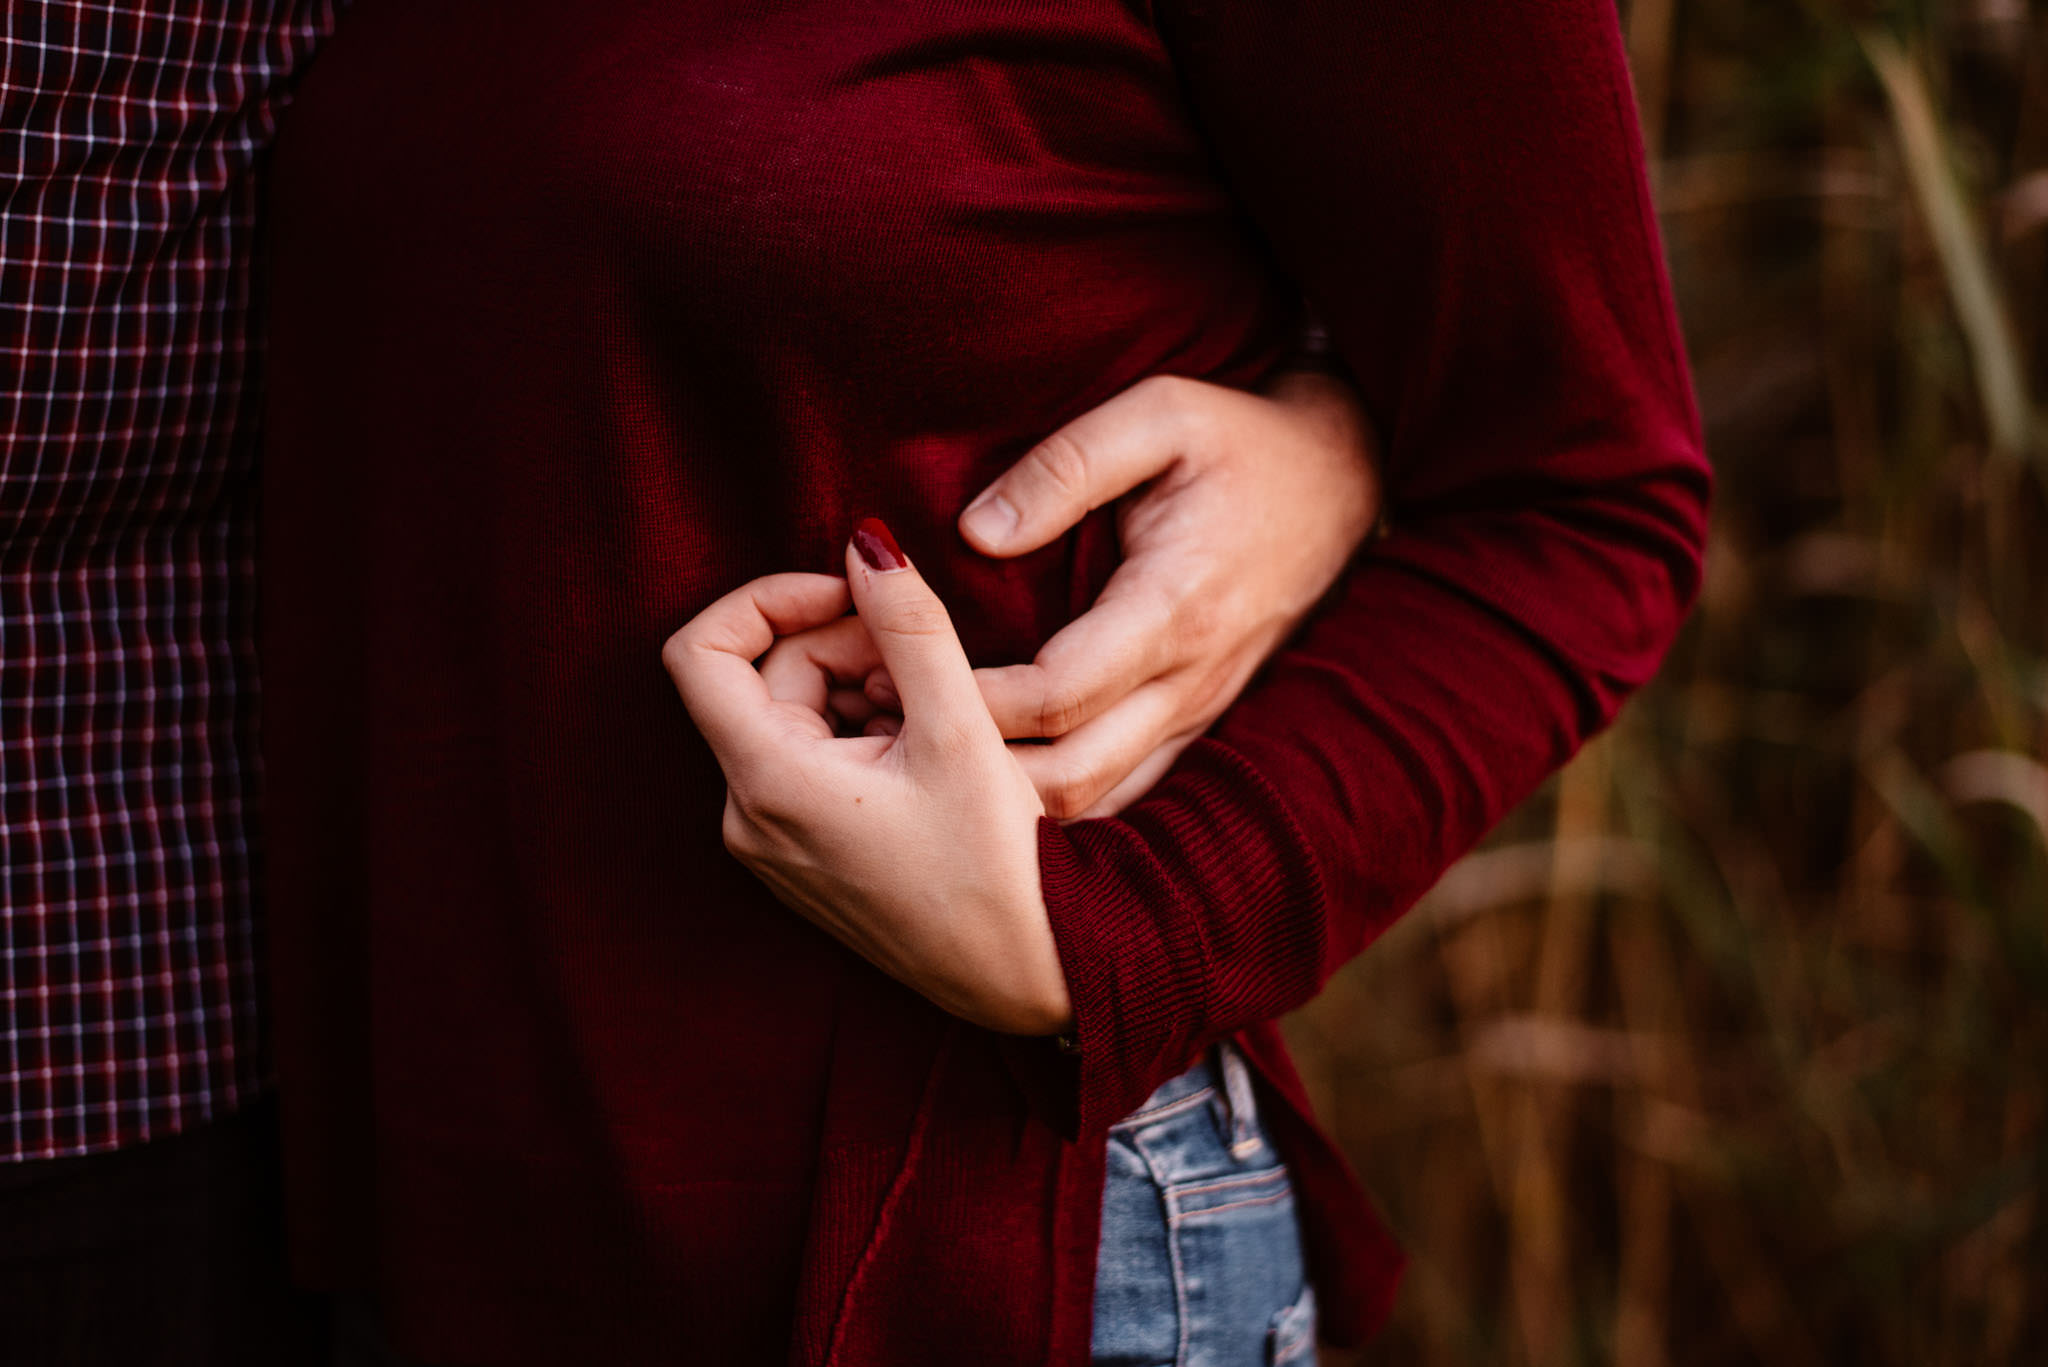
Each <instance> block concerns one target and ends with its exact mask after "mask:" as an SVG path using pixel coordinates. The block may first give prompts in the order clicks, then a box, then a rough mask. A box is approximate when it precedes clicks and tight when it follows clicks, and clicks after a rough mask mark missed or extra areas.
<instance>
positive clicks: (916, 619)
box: [846, 518, 1000, 744]
mask: <svg viewBox="0 0 2048 1367" xmlns="http://www.w3.org/2000/svg"><path fill="white" fill-rule="evenodd" d="M846 573H847V580H848V582H849V583H850V584H851V585H852V589H853V603H854V608H855V610H856V611H858V612H859V613H860V620H861V621H862V622H864V623H866V624H867V629H868V633H869V635H870V636H872V637H873V638H874V643H875V648H876V650H877V651H878V652H879V654H880V655H881V659H882V663H883V664H885V665H887V666H888V669H889V678H890V681H891V684H892V686H893V687H894V689H895V692H896V693H897V695H898V696H900V697H901V698H902V699H903V718H904V723H905V726H904V729H905V730H906V731H907V732H910V733H912V734H917V733H919V732H923V733H927V734H932V735H945V734H956V735H957V734H975V733H977V732H984V733H986V734H987V736H988V738H989V741H990V743H991V744H997V743H999V740H1000V738H999V737H998V736H997V734H996V730H995V726H994V724H993V723H992V722H991V721H990V720H989V715H988V708H987V706H986V705H985V704H984V703H983V702H982V700H981V690H980V689H979V688H978V687H977V686H976V685H975V682H974V671H973V669H972V668H971V667H970V666H969V665H968V663H967V652H966V651H965V650H963V649H962V648H961V646H960V638H959V637H958V636H957V635H956V634H954V631H953V619H952V618H951V617H949V616H947V614H946V608H945V605H944V604H943V603H941V602H940V601H939V596H938V595H937V594H935V593H933V592H932V590H931V586H930V585H928V584H926V583H925V581H924V576H923V575H921V574H919V573H918V572H917V570H916V569H915V568H914V567H913V566H912V565H911V563H910V559H909V557H908V556H906V555H904V554H903V551H902V549H901V548H899V547H898V546H897V544H896V538H895V537H893V536H891V535H890V534H889V529H888V528H887V527H885V526H883V525H882V524H881V522H880V521H878V520H876V519H874V518H869V519H868V520H867V521H865V522H863V523H861V524H860V526H858V527H856V528H855V529H854V533H853V539H852V540H851V541H850V542H849V543H848V545H847V548H846Z"/></svg>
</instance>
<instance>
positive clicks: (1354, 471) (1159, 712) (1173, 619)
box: [867, 371, 1380, 820]
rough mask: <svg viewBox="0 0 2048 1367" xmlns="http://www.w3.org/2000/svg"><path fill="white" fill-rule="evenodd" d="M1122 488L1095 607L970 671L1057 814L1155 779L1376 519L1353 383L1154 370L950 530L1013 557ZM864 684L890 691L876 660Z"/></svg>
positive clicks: (1372, 470) (1029, 460) (1114, 799)
mask: <svg viewBox="0 0 2048 1367" xmlns="http://www.w3.org/2000/svg"><path fill="white" fill-rule="evenodd" d="M1148 481H1149V483H1147V482H1148ZM1140 485H1145V487H1144V488H1143V489H1140V490H1139V491H1138V492H1137V493H1135V494H1132V493H1131V492H1130V491H1132V490H1134V489H1138V487H1139V486H1140ZM1127 494H1129V497H1127V498H1124V502H1123V503H1122V505H1121V506H1120V507H1119V508H1118V510H1117V526H1118V531H1119V533H1120V535H1121V538H1122V542H1123V552H1124V560H1123V563H1122V564H1121V565H1120V566H1119V567H1118V568H1117V571H1116V573H1115V574H1114V575H1113V576H1112V577H1111V579H1110V581H1109V583H1108V585H1107V586H1105V587H1104V589H1103V591H1102V594H1101V596H1100V597H1099V598H1098V599H1097V600H1096V602H1095V605H1094V606H1093V607H1092V608H1090V609H1089V611H1088V612H1086V613H1084V614H1083V615H1082V616H1080V617H1078V618H1076V619H1075V620H1074V621H1073V622H1072V623H1070V624H1069V625H1068V626H1067V627H1066V628H1065V629H1064V630H1063V631H1061V632H1059V633H1058V634H1057V635H1055V636H1054V637H1053V638H1052V639H1051V640H1050V641H1048V642H1046V644H1045V647H1044V648H1043V649H1042V650H1040V651H1039V652H1038V656H1037V658H1036V659H1035V660H1033V661H1032V663H1030V664H1028V665H1016V666H1011V667H1008V668H1001V669H984V670H981V671H978V674H977V677H978V678H979V679H980V682H981V691H982V696H983V697H984V698H985V699H986V700H987V704H988V708H989V711H990V712H991V713H993V714H994V717H995V720H996V724H997V726H998V727H1000V728H1001V730H1002V733H1003V735H1004V736H1005V737H1008V738H1009V739H1012V740H1022V739H1028V738H1050V740H1051V743H1050V744H1039V745H1028V746H1018V747H1015V753H1016V755H1017V759H1018V762H1019V763H1020V764H1022V765H1023V766H1024V770H1025V772H1026V773H1028V774H1029V775H1030V776H1031V778H1032V781H1033V782H1034V783H1035V784H1036V786H1037V788H1038V792H1039V795H1040V797H1041V799H1042V800H1043V801H1044V803H1045V806H1046V810H1047V811H1048V812H1049V813H1050V814H1051V815H1053V816H1055V817H1058V818H1060V819H1062V820H1069V819H1072V818H1076V817H1082V816H1099V815H1103V814H1106V813H1109V812H1113V811H1116V810H1118V809H1120V808H1121V807H1122V806H1124V805H1125V804H1126V803H1128V802H1129V801H1131V800H1132V799H1133V798H1135V797H1137V796H1138V795H1140V794H1141V793H1143V792H1144V791H1145V790H1146V789H1148V788H1150V787H1151V786H1152V785H1153V784H1154V783H1155V782H1157V781H1158V779H1159V777H1160V775H1162V774H1164V773H1165V772H1166V770H1167V768H1168V767H1169V766H1170V765H1171V764H1172V763H1173V760H1174V757H1175V756H1177V755H1178V754H1179V753H1180V752H1181V750H1182V749H1183V748H1184V747H1185V746H1186V745H1187V744H1188V743H1189V742H1190V741H1192V740H1193V739H1194V738H1195V737H1197V736H1199V735H1201V733H1202V732H1203V731H1205V730H1207V729H1208V727H1209V724H1210V723H1211V722H1213V721H1215V720H1216V718H1217V717H1218V716H1220V715H1221V714H1222V712H1223V710H1224V709H1225V708H1226V707H1228V706H1229V705H1230V704H1231V702H1232V701H1234V700H1235V699H1236V697H1237V695H1238V694H1239V693H1240V692H1242V691H1243V689H1244V686H1245V685H1246V683H1248V682H1249V681H1250V679H1251V677H1252V675H1253V674H1254V673H1256V672H1257V670H1258V668H1259V666H1260V665H1261V664H1263V663H1264V662H1265V660H1266V657H1267V656H1269V655H1271V654H1272V653H1273V651H1274V650H1275V649H1277V648H1278V647H1279V645H1280V643H1281V642H1282V641H1283V640H1284V639H1286V637H1287V636H1288V635H1289V633H1291V632H1292V631H1293V630H1294V628H1295V627H1296V626H1298V625H1299V624H1300V622H1301V620H1302V618H1303V617H1304V616H1306V615H1307V613H1308V611H1309V610H1310V608H1312V607H1313V606H1314V605H1315V603H1316V602H1317V600H1318V599H1319V598H1321V596H1322V595H1323V593H1324V591H1325V590H1327V589H1328V588H1329V587H1330V585H1331V584H1332V583H1334V582H1335V580H1336V578H1337V576H1338V574H1339V573H1341V572H1342V570H1343V568H1344V565H1345V563H1346V562H1347V561H1348V560H1349V559H1350V558H1351V556H1352V554H1353V553H1354V552H1355V551H1356V550H1357V549H1358V547H1359V545H1360V543H1361V542H1362V541H1363V540H1364V539H1365V537H1366V535H1367V534H1368V532H1369V531H1370V530H1371V528H1372V526H1373V524H1374V522H1375V521H1376V520H1377V519H1378V517H1379V513H1380V478H1379V471H1378V468H1377V465H1376V461H1375V456H1374V451H1373V447H1372V441H1371V434H1370V431H1369V429H1368V427H1367V424H1366V420H1365V415H1364V412H1363V410H1362V409H1361V408H1360V406H1359V402H1358V397H1357V395H1356V393H1355V391H1354V390H1353V389H1352V387H1351V386H1350V385H1349V384H1348V383H1345V382H1344V381H1342V380H1339V379H1336V378H1334V377H1332V376H1329V375H1326V374H1321V373H1314V372H1301V371H1296V372H1290V373H1288V374H1285V375H1283V376H1282V377H1281V378H1279V379H1278V380H1276V381H1275V382H1274V383H1273V384H1272V385H1271V386H1269V387H1268V389H1267V392H1266V393H1265V394H1264V395H1259V394H1248V393H1245V392H1243V391H1240V390H1235V389H1226V388H1223V387H1221V386H1218V385H1212V384H1207V383H1204V382H1202V381H1199V380H1190V379H1182V378H1178V377H1169V376H1161V377H1156V378H1154V379H1150V380H1145V381H1143V382H1141V383H1139V384H1137V385H1135V386H1133V387H1132V388H1130V389H1128V390H1126V391H1125V392H1124V393H1122V394H1120V395H1118V396H1117V397H1116V398H1114V399H1112V400H1110V401H1109V402H1108V403H1106V404H1104V405H1102V406H1101V407H1100V408H1097V409H1094V410H1092V411H1091V412H1089V413H1087V414H1084V415H1083V416H1082V417H1080V418H1078V419H1076V420H1075V421H1073V422H1071V423H1069V424H1068V425H1067V426H1065V427H1063V428H1061V429H1060V430H1059V431H1057V432H1055V433H1053V435H1052V436H1050V437H1048V438H1047V439H1046V440H1045V441H1043V442H1042V443H1040V444H1039V445H1038V446H1037V447H1036V448H1034V449H1033V450H1032V451H1031V452H1029V453H1028V454H1027V455H1026V456H1025V457H1024V458H1023V459H1022V460H1020V461H1019V462H1018V463H1017V464H1016V465H1015V466H1013V467H1012V468H1011V469H1010V470H1009V471H1008V472H1007V473H1006V474H1004V475H1003V476H1002V478H1000V479H998V480H997V481H996V482H995V483H994V484H992V485H990V486H989V488H988V489H987V490H986V491H984V492H983V493H982V494H981V496H980V497H979V498H977V499H976V500H975V501H974V502H973V503H972V504H970V505H969V506H968V508H967V510H966V512H965V513H963V514H962V515H961V518H960V530H961V532H962V534H963V535H964V536H965V537H966V538H967V540H968V542H969V544H971V545H972V546H973V547H974V548H975V549H976V550H979V551H981V552H982V553H984V554H986V555H993V556H1015V555H1022V554H1024V553H1025V552H1027V551H1033V550H1036V549H1038V548H1039V547H1040V546H1043V545H1045V544H1046V543H1048V542H1050V541H1052V540H1053V539H1054V538H1055V537H1057V536H1059V535H1060V534H1061V533H1063V532H1065V531H1066V530H1068V529H1069V528H1070V527H1072V526H1073V525H1074V524H1075V523H1077V522H1079V521H1080V520H1081V518H1082V517H1083V516H1084V515H1085V514H1086V513H1087V512H1088V511H1089V510H1090V509H1093V508H1097V507H1100V506H1101V505H1102V504H1104V503H1107V502H1109V501H1110V500H1112V499H1116V498H1120V497H1123V496H1125V495H1127ZM867 696H868V697H869V699H870V700H871V701H872V702H873V703H875V704H876V705H878V706H880V707H883V708H885V709H893V708H894V707H895V705H896V700H895V694H894V692H893V690H891V688H890V687H889V680H888V678H887V677H886V674H885V675H883V676H880V677H877V678H875V679H871V680H870V681H869V683H868V687H867Z"/></svg>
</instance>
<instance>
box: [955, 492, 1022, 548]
mask: <svg viewBox="0 0 2048 1367" xmlns="http://www.w3.org/2000/svg"><path fill="white" fill-rule="evenodd" d="M960 525H961V529H962V530H964V531H969V532H972V533H974V535H975V537H976V538H977V539H978V540H980V541H981V542H983V543H984V544H986V545H990V546H1000V545H1002V544H1003V543H1004V542H1005V541H1008V540H1009V539H1010V534H1011V533H1012V532H1014V531H1016V530H1017V505H1016V504H1014V503H1012V502H1010V500H1008V499H1007V498H1004V497H1003V496H1002V495H1001V494H983V495H982V496H981V497H980V498H977V499H976V500H974V502H972V503H970V504H968V505H967V511H966V512H965V513H963V514H961V516H960Z"/></svg>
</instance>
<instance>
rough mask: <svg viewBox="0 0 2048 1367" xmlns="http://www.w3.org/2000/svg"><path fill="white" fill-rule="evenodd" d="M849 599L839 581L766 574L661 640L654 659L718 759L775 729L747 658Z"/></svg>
mask: <svg viewBox="0 0 2048 1367" xmlns="http://www.w3.org/2000/svg"><path fill="white" fill-rule="evenodd" d="M849 601H850V599H849V597H848V590H847V585H846V581H845V580H843V579H835V578H833V577H832V576H830V575H825V574H771V575H769V576H767V577H766V578H763V579H756V580H754V581H753V582H752V583H750V584H744V585H742V586H741V587H739V588H737V589H734V590H733V591H732V592H731V593H728V594H727V595H725V597H723V598H721V599H719V600H718V601H717V602H715V603H713V604H712V605H711V606H710V607H708V608H706V609H704V611H702V612H700V613H698V614H697V615H696V616H695V617H692V618H691V619H690V620H689V621H688V622H687V623H685V624H684V625H683V627H682V629H681V630H679V631H677V632H676V634H675V635H673V636H671V637H669V638H668V643H667V644H666V645H664V646H663V647H662V649H661V661H662V664H663V665H665V666H666V667H667V669H668V673H669V678H671V679H672V680H674V681H675V686H676V691H677V692H678V693H680V694H681V695H682V699H683V705H684V706H685V707H687V708H688V709H689V711H690V718H691V720H693V721H695V722H696V723H697V729H698V730H699V731H702V732H703V733H704V738H705V739H706V740H707V741H709V742H710V743H711V748H712V749H713V750H714V751H716V752H717V754H718V756H719V758H720V759H721V760H724V759H726V758H727V757H729V756H730V757H739V756H741V755H744V754H747V753H750V752H753V751H755V750H758V749H760V748H761V747H763V746H766V745H769V744H772V743H773V741H774V739H775V738H776V736H777V735H778V734H779V733H778V732H777V730H776V729H775V728H776V726H777V724H778V723H777V720H776V717H775V715H774V713H773V711H772V710H771V709H772V705H773V699H772V697H771V696H770V695H769V692H768V685H767V684H766V683H765V682H764V681H763V680H762V678H761V675H760V674H759V672H757V671H756V670H755V668H754V660H755V659H756V658H758V657H759V656H761V655H763V654H766V653H767V651H768V649H769V648H770V647H771V646H773V645H774V644H775V638H776V637H777V636H778V635H792V634H794V633H796V632H800V631H807V630H809V629H810V628H812V627H817V626H823V625H824V624H825V623H827V622H830V621H832V620H833V619H834V618H836V617H838V616H840V615H841V614H843V613H844V612H845V611H846V608H847V604H848V602H849Z"/></svg>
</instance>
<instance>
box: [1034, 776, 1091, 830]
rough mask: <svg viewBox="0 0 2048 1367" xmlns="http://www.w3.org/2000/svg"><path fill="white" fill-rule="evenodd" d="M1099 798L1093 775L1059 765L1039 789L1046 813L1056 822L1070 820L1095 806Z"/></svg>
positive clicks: (1039, 795) (1040, 799)
mask: <svg viewBox="0 0 2048 1367" xmlns="http://www.w3.org/2000/svg"><path fill="white" fill-rule="evenodd" d="M1101 795H1102V792H1101V787H1100V785H1099V784H1098V783H1097V781H1096V778H1095V775H1094V774H1092V773H1091V772H1089V771H1088V770H1086V769H1084V768H1082V767H1080V766H1078V765H1062V766H1060V767H1059V768H1057V769H1055V770H1053V772H1052V773H1051V774H1049V775H1047V776H1046V780H1045V782H1044V783H1043V784H1042V785H1041V786H1040V789H1039V794H1038V797H1039V801H1040V802H1042V803H1044V804H1045V814H1046V815H1047V816H1049V817H1051V818H1053V820H1055V821H1070V820H1072V819H1073V818H1075V817H1077V816H1079V815H1081V813H1083V812H1085V811H1087V810H1088V808H1089V807H1091V806H1092V805H1094V802H1095V799H1096V798H1098V797H1100V796H1101Z"/></svg>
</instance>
